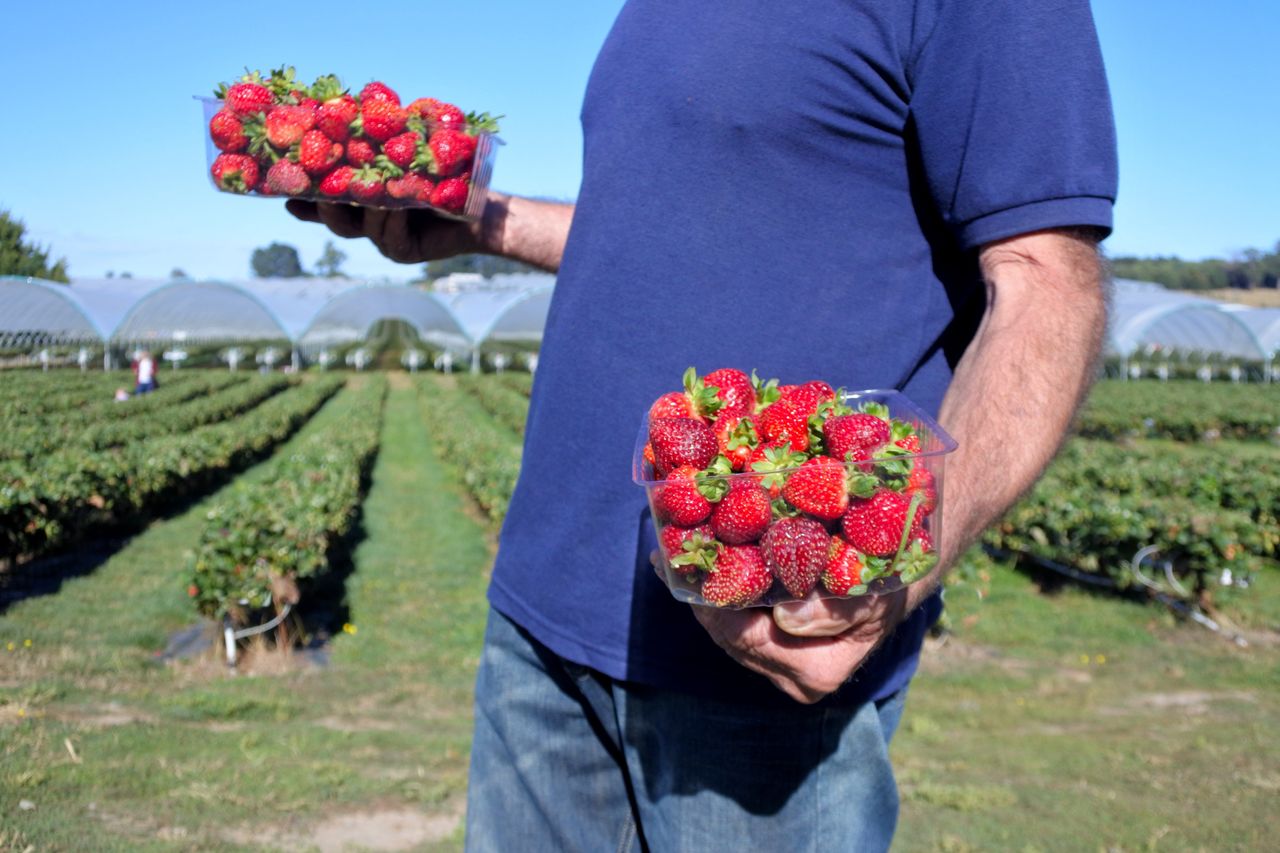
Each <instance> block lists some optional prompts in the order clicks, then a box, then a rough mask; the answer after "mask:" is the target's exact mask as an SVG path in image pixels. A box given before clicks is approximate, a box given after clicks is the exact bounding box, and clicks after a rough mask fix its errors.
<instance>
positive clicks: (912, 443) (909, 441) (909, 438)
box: [894, 432, 920, 453]
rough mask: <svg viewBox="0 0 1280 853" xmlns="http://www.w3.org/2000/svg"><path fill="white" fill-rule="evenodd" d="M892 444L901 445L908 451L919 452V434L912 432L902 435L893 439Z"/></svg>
mask: <svg viewBox="0 0 1280 853" xmlns="http://www.w3.org/2000/svg"><path fill="white" fill-rule="evenodd" d="M894 444H896V445H898V447H901V448H902V449H903V450H905V451H907V452H908V453H919V452H920V436H918V435H916V434H915V433H914V432H913V433H910V434H908V435H905V436H903V437H902V438H900V439H898V440H897V441H895V442H894Z"/></svg>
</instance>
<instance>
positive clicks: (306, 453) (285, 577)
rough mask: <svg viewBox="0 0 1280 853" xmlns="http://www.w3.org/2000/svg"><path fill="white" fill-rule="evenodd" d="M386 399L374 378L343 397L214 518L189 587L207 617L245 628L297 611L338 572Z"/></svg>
mask: <svg viewBox="0 0 1280 853" xmlns="http://www.w3.org/2000/svg"><path fill="white" fill-rule="evenodd" d="M386 390H387V382H386V379H385V378H383V377H377V378H376V379H374V380H371V381H369V382H368V383H366V384H365V385H364V387H362V388H360V389H359V390H349V391H347V392H346V393H344V394H343V395H342V396H340V397H339V398H338V399H337V400H335V401H334V403H333V405H334V406H335V407H337V408H336V410H335V411H333V412H332V413H331V417H330V418H329V419H327V421H326V423H325V425H324V426H323V428H321V429H318V430H317V431H316V432H314V433H313V434H311V435H310V436H308V437H307V438H306V439H305V440H304V441H303V442H302V443H301V444H300V445H299V446H297V447H295V448H294V449H293V450H292V451H291V452H290V453H288V454H287V455H282V456H281V457H280V458H279V459H277V460H275V461H274V462H273V463H272V466H271V470H270V472H269V473H268V475H267V476H266V477H265V478H263V479H260V480H257V481H255V482H253V483H249V484H243V483H242V484H237V485H236V486H234V487H233V488H232V490H231V492H230V494H229V495H227V496H226V498H225V499H223V500H221V501H219V502H218V504H217V505H216V506H214V507H213V508H212V509H210V510H209V512H208V515H207V518H208V523H207V524H206V525H205V528H204V530H203V532H202V533H201V535H200V540H199V544H198V545H197V546H196V550H195V553H194V555H193V556H192V558H191V561H190V564H189V582H188V586H187V594H188V595H189V596H191V598H192V599H194V601H195V604H196V607H197V609H198V610H199V611H200V612H201V613H202V614H204V615H206V616H209V617H213V618H221V617H222V616H223V615H224V614H227V615H230V617H231V619H232V621H233V622H234V623H235V624H238V625H245V624H248V623H249V622H250V621H252V620H253V618H254V617H255V616H256V615H257V614H258V613H259V612H260V611H262V610H263V609H264V608H269V607H273V606H274V607H275V608H277V609H278V608H279V607H280V606H282V605H283V604H285V603H289V604H295V603H297V601H298V599H299V597H300V595H301V594H303V593H305V591H306V589H307V587H308V586H309V585H310V584H312V583H314V582H315V581H317V580H319V579H321V577H322V576H323V575H325V574H326V573H327V572H328V571H329V570H330V569H331V567H332V565H333V558H334V556H335V547H337V546H338V545H339V544H340V543H341V542H342V540H343V538H344V537H345V536H346V535H347V534H348V533H349V532H350V530H351V529H352V527H353V525H354V524H355V521H356V519H357V517H358V514H359V510H360V503H361V501H362V500H363V496H364V492H365V488H366V486H367V481H368V473H369V470H370V469H371V468H372V465H373V461H374V458H375V456H376V455H377V452H378V439H379V435H380V432H381V423H382V406H383V402H384V400H385V398H386Z"/></svg>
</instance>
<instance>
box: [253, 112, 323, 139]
mask: <svg viewBox="0 0 1280 853" xmlns="http://www.w3.org/2000/svg"><path fill="white" fill-rule="evenodd" d="M315 123H316V114H315V113H314V112H312V111H311V110H309V109H307V108H306V107H297V106H289V105H287V104H285V105H282V106H278V107H272V108H271V112H269V113H267V118H266V120H265V122H264V124H265V126H266V133H267V141H268V142H270V143H271V144H272V145H274V146H275V147H276V148H288V147H290V146H292V145H296V144H297V143H298V142H300V141H301V140H302V136H303V134H305V133H306V132H307V131H308V130H310V129H311V128H313V127H315Z"/></svg>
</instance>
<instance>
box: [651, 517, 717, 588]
mask: <svg viewBox="0 0 1280 853" xmlns="http://www.w3.org/2000/svg"><path fill="white" fill-rule="evenodd" d="M658 540H659V543H660V544H661V545H662V552H663V553H664V554H665V555H666V557H667V562H668V563H669V564H670V565H671V568H672V569H674V570H675V571H676V573H677V574H681V575H684V576H685V577H693V576H694V575H696V574H697V573H698V570H699V569H702V570H704V571H710V570H711V568H712V567H713V566H714V565H715V557H716V551H717V550H718V549H717V548H716V540H715V534H714V533H712V532H711V525H709V524H699V525H698V526H697V527H677V526H676V525H674V524H668V525H667V526H666V527H664V528H662V534H661V535H660V536H659V537H658Z"/></svg>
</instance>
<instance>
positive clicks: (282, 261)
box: [249, 243, 306, 278]
mask: <svg viewBox="0 0 1280 853" xmlns="http://www.w3.org/2000/svg"><path fill="white" fill-rule="evenodd" d="M249 266H250V267H252V268H253V274H254V275H255V276H257V277H258V278H299V277H301V276H305V275H306V272H305V271H304V270H303V269H302V261H301V260H299V259H298V250H297V249H295V248H294V247H293V246H290V245H287V244H285V243H272V244H271V245H270V246H267V247H266V248H264V249H254V250H253V256H252V257H251V258H250V259H249Z"/></svg>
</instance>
